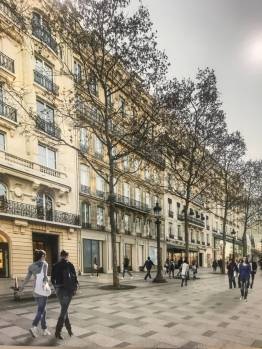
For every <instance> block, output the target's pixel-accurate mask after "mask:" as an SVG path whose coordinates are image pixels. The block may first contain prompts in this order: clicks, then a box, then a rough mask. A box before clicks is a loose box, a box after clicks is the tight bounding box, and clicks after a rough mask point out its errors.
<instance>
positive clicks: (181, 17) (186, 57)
mask: <svg viewBox="0 0 262 349" xmlns="http://www.w3.org/2000/svg"><path fill="white" fill-rule="evenodd" d="M143 3H144V4H145V5H146V6H147V7H148V8H149V10H150V13H151V18H152V20H153V22H154V24H155V28H156V29H157V31H158V37H159V44H160V47H161V48H164V49H165V50H166V53H167V54H168V56H169V60H170V62H171V73H172V74H173V75H174V76H176V77H178V78H181V77H188V76H190V77H194V76H195V74H196V71H197V68H198V67H200V68H204V67H206V66H209V67H212V68H214V69H215V72H216V75H217V80H218V88H219V90H220V92H221V97H222V100H223V102H224V110H225V112H226V114H227V122H228V125H229V128H230V130H232V131H233V130H237V129H238V130H240V131H241V133H242V134H243V136H244V137H245V139H246V143H247V146H248V156H249V157H252V158H253V159H257V158H262V0H143Z"/></svg>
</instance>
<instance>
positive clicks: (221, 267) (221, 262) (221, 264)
mask: <svg viewBox="0 0 262 349" xmlns="http://www.w3.org/2000/svg"><path fill="white" fill-rule="evenodd" d="M217 264H218V267H219V269H220V273H222V269H223V261H222V259H221V258H220V259H219V260H218V262H217Z"/></svg>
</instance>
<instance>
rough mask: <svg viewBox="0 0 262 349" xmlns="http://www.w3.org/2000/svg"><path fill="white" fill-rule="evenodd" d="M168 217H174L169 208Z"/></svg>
mask: <svg viewBox="0 0 262 349" xmlns="http://www.w3.org/2000/svg"><path fill="white" fill-rule="evenodd" d="M168 217H170V218H173V217H174V212H173V211H171V210H169V211H168Z"/></svg>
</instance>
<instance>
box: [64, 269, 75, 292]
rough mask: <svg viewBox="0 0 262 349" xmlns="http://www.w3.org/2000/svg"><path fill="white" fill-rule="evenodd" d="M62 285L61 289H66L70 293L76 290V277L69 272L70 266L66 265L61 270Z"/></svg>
mask: <svg viewBox="0 0 262 349" xmlns="http://www.w3.org/2000/svg"><path fill="white" fill-rule="evenodd" d="M62 283H63V287H64V288H65V289H67V290H68V291H71V292H73V293H75V292H76V290H77V280H76V276H75V275H74V274H73V273H72V271H71V270H70V266H69V265H67V266H66V267H65V268H63V271H62Z"/></svg>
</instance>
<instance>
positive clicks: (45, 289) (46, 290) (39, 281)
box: [34, 264, 51, 297]
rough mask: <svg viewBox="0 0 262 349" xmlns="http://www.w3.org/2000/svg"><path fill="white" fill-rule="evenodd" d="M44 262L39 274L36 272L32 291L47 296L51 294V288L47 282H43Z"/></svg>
mask: <svg viewBox="0 0 262 349" xmlns="http://www.w3.org/2000/svg"><path fill="white" fill-rule="evenodd" d="M43 280H44V264H43V266H42V269H41V271H40V273H39V274H36V278H35V287H34V293H36V294H38V295H39V296H43V297H49V296H50V295H51V288H50V286H49V284H48V282H44V281H43Z"/></svg>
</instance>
